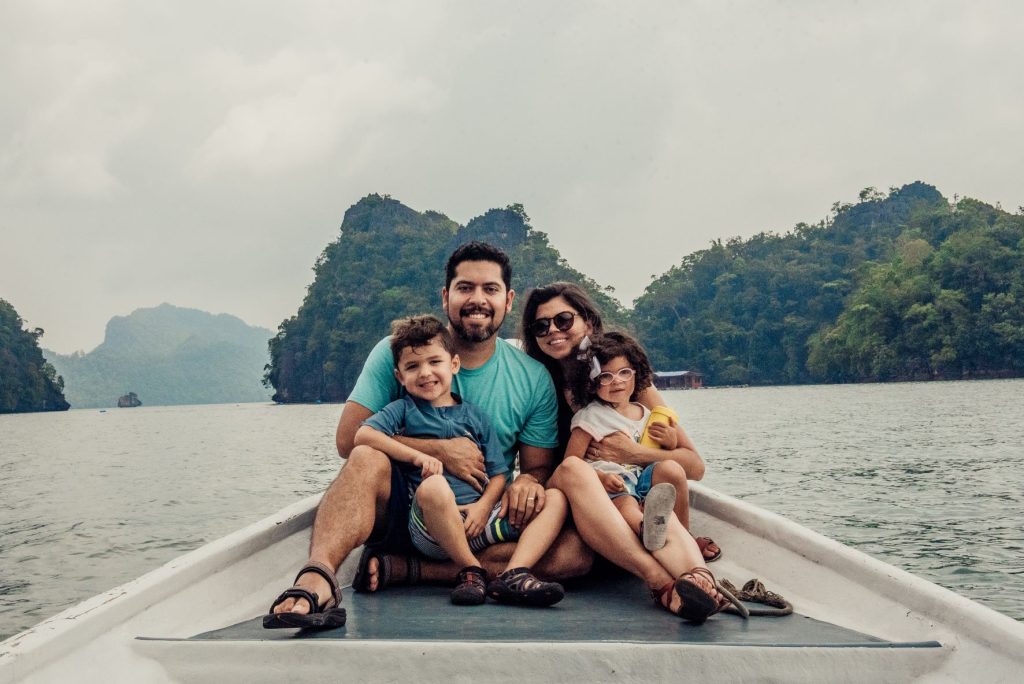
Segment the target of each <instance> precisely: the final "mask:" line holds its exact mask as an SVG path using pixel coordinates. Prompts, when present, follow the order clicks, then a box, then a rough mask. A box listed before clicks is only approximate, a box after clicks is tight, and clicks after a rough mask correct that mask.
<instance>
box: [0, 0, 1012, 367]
mask: <svg viewBox="0 0 1024 684" xmlns="http://www.w3.org/2000/svg"><path fill="white" fill-rule="evenodd" d="M1022 26H1024V4H1022V3H1019V2H1001V3H985V2H935V1H930V0H928V1H921V2H898V3H891V2H858V3H854V2H844V3H838V2H836V3H823V2H746V3H736V2H722V1H721V0H713V1H708V2H680V1H678V0H672V1H668V2H634V3H624V2H564V1H561V2H550V1H545V2H523V1H520V2H504V3H500V2H479V1H473V2H422V1H420V0H415V1H410V2H380V1H379V0H375V1H367V2H338V1H336V0H324V1H323V2H289V3H279V2H273V3H271V2H236V3H227V2H210V1H209V0H205V1H204V2H177V1H175V2H170V1H167V2H145V1H133V2H127V1H126V2H118V1H101V0H90V1H89V2H77V1H75V2H71V1H68V2H58V1H54V2H46V1H39V0H32V1H31V2H18V1H15V0H6V1H5V2H2V3H0V88H2V93H3V95H2V104H0V298H3V299H7V300H8V301H10V302H11V303H12V304H13V305H14V307H15V308H16V309H17V310H18V312H19V313H20V314H21V316H22V317H23V318H24V319H25V320H26V323H27V325H29V326H31V327H36V326H38V327H42V328H44V329H45V330H46V334H45V337H44V338H43V340H42V343H43V346H46V347H49V348H52V349H55V350H56V351H59V352H64V353H67V352H71V351H74V350H79V349H80V350H84V351H89V350H91V349H92V348H94V347H95V346H96V345H97V344H99V343H100V342H101V341H102V338H103V330H104V326H105V324H106V322H107V320H109V319H110V318H111V317H112V316H115V315H126V314H128V313H130V312H131V311H133V310H134V309H136V308H140V307H149V306H155V305H157V304H159V303H161V302H170V303H172V304H175V305H178V306H187V307H195V308H200V309H204V310H207V311H211V312H214V313H230V314H234V315H236V316H239V317H241V318H242V319H244V320H245V321H246V322H248V323H251V324H255V325H262V326H265V327H268V328H271V329H276V327H277V325H278V323H280V321H281V320H282V319H284V318H285V317H287V316H290V315H292V314H294V313H295V312H296V310H297V308H298V306H299V304H300V303H301V300H302V297H303V295H304V293H305V288H306V286H307V285H308V284H309V283H310V281H311V279H312V272H311V270H310V269H311V267H312V265H313V262H314V261H315V259H316V257H317V255H318V254H319V253H320V252H321V250H322V249H323V248H324V246H326V245H327V243H328V242H330V241H331V240H333V239H335V238H336V237H337V234H338V227H339V225H340V223H341V219H342V216H343V214H344V211H345V209H347V208H348V207H349V206H351V205H352V204H353V203H355V202H356V201H358V200H359V199H360V198H361V197H363V196H364V195H366V194H368V193H371V192H379V193H389V194H391V195H392V196H393V197H394V198H395V199H398V200H400V201H401V202H403V203H405V204H407V205H408V206H410V207H412V208H413V209H416V210H418V211H424V210H427V209H433V210H437V211H441V212H443V213H445V214H447V215H448V216H450V217H451V218H453V219H455V220H456V221H458V222H459V223H465V222H466V221H468V220H469V219H471V218H473V217H474V216H477V215H479V214H482V213H483V212H484V211H486V210H487V209H489V208H491V207H503V206H506V205H508V204H511V203H514V202H520V203H522V204H524V205H525V207H526V210H527V212H528V213H529V215H530V216H531V218H532V224H533V226H534V227H535V228H537V229H539V230H543V231H545V232H547V233H548V235H549V237H550V239H551V242H552V243H553V245H554V246H555V247H556V248H557V249H559V250H560V251H561V253H562V254H563V256H565V257H566V258H567V259H568V260H569V261H570V262H571V263H572V264H573V265H574V266H576V267H577V268H579V269H580V270H582V271H584V272H585V273H587V274H588V275H590V276H592V277H594V278H595V279H596V280H598V281H599V282H600V283H602V284H607V285H612V286H614V287H615V288H616V291H617V294H618V296H619V298H620V299H621V300H622V301H623V302H624V303H626V304H627V305H628V304H630V303H631V302H632V300H633V299H634V298H635V297H636V296H638V295H639V294H640V293H641V292H642V291H643V289H644V287H646V285H647V284H648V283H649V282H650V278H651V275H652V274H661V273H663V272H664V271H665V270H667V269H668V268H669V267H671V266H673V265H674V264H677V263H679V261H680V260H681V259H682V257H683V256H684V255H686V254H688V253H690V252H693V251H695V250H698V249H703V248H705V247H707V246H708V244H709V243H710V241H711V240H713V239H715V238H720V237H721V238H727V237H730V236H737V235H738V236H742V237H748V236H750V235H753V234H755V233H757V232H760V231H762V230H774V231H778V232H785V231H787V230H789V229H790V228H792V227H793V226H794V225H795V224H796V223H797V222H799V221H806V222H808V223H812V222H815V221H817V220H819V219H821V218H823V217H824V216H825V215H826V214H827V213H828V211H829V208H830V206H831V205H832V203H833V202H835V201H837V200H842V201H853V200H855V199H856V197H857V194H858V192H859V191H860V190H861V189H862V188H864V187H867V186H875V187H878V188H879V189H882V190H884V189H887V188H888V187H889V186H893V185H903V184H905V183H909V182H912V181H915V180H924V181H926V182H929V183H932V184H934V185H936V186H937V187H938V188H939V190H940V191H941V192H942V193H943V194H945V195H946V196H947V197H952V196H953V195H954V194H959V195H960V196H971V197H976V198H979V199H982V200H984V201H987V202H991V203H996V202H999V203H1001V204H1002V206H1003V208H1005V209H1008V210H1011V211H1016V210H1017V207H1018V206H1020V205H1022V204H1024V184H1022V180H1024V154H1022V151H1024V40H1021V27H1022ZM382 332H383V331H382Z"/></svg>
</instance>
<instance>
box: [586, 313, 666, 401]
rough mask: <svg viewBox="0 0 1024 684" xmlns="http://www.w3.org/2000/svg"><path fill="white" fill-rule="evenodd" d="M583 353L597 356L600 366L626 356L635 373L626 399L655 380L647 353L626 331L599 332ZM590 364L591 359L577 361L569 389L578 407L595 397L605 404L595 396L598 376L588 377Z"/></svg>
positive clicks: (631, 398)
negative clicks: (630, 392) (631, 390)
mask: <svg viewBox="0 0 1024 684" xmlns="http://www.w3.org/2000/svg"><path fill="white" fill-rule="evenodd" d="M586 353H587V355H588V357H590V358H595V359H597V362H598V363H599V364H601V365H604V364H606V363H608V362H609V361H611V360H612V359H614V358H616V357H618V356H624V357H626V360H627V361H628V362H629V365H630V367H632V369H633V371H634V372H635V373H636V375H635V376H633V377H634V381H635V383H636V384H635V385H634V387H633V395H632V396H631V397H630V398H629V400H630V401H636V399H637V397H639V396H640V393H641V392H643V391H644V390H645V389H647V388H648V387H650V386H651V384H652V383H653V382H654V369H653V368H651V362H650V360H649V359H648V358H647V353H646V352H645V351H644V348H643V347H641V346H640V343H639V342H637V341H636V340H635V339H633V338H632V337H630V336H629V335H627V334H626V333H622V332H616V331H608V332H606V333H604V334H602V335H595V336H594V337H592V338H591V339H590V347H589V348H588V349H587V352H586ZM591 367H592V364H591V362H590V361H587V362H585V363H581V364H579V366H578V368H577V372H576V375H575V377H574V378H573V379H572V384H571V386H570V388H569V390H570V391H571V392H572V398H573V403H575V404H576V405H577V406H586V405H587V404H589V403H590V402H592V401H595V400H596V401H600V402H602V403H606V402H604V400H603V399H601V398H600V397H598V396H597V388H598V387H599V385H598V382H597V378H594V379H593V380H591V378H590V370H591Z"/></svg>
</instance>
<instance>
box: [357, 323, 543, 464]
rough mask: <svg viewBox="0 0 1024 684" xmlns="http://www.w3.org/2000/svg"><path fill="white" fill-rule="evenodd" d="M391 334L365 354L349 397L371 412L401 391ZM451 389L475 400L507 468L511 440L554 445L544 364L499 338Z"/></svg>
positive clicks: (511, 457) (512, 451)
mask: <svg viewBox="0 0 1024 684" xmlns="http://www.w3.org/2000/svg"><path fill="white" fill-rule="evenodd" d="M394 370H395V363H394V359H393V358H392V356H391V338H390V337H385V338H384V339H382V340H381V341H380V342H378V343H377V344H376V345H375V346H374V348H373V349H372V350H371V351H370V354H369V356H367V357H366V362H365V363H364V364H363V370H362V372H361V373H360V374H359V379H358V380H357V381H356V386H355V387H354V388H353V389H352V393H351V394H349V396H348V400H349V401H353V402H355V403H357V404H359V405H361V406H365V407H366V408H368V409H370V410H371V411H373V412H374V413H376V412H377V411H380V410H381V409H382V408H384V407H385V406H387V405H388V404H389V403H391V402H392V401H395V400H396V399H398V398H399V397H401V396H403V395H404V394H405V388H403V387H402V386H401V385H400V384H398V380H397V379H396V378H395V373H394ZM452 392H454V393H455V394H458V395H459V396H460V397H462V398H463V400H465V401H467V402H469V403H471V404H475V405H476V406H477V407H478V408H480V409H481V410H482V411H483V412H484V413H485V414H487V417H488V418H490V419H491V425H492V426H493V427H494V432H495V434H496V435H497V437H498V442H499V444H500V445H501V450H502V453H503V454H504V455H505V464H506V465H507V466H508V469H509V470H510V471H511V470H513V469H514V466H515V461H516V453H517V452H516V444H517V443H522V444H528V445H530V446H536V447H544V448H554V447H556V446H558V428H557V416H558V405H557V402H556V400H555V386H554V383H553V382H551V375H550V374H549V373H548V371H547V369H546V368H544V366H543V364H541V363H540V362H538V361H536V360H535V359H531V358H530V357H529V356H527V355H526V354H525V353H524V352H522V351H520V350H519V349H516V348H515V347H513V346H512V345H511V344H509V343H508V342H506V341H505V340H503V339H501V338H499V339H498V340H497V344H496V345H495V349H494V354H493V355H492V356H491V358H490V359H488V360H487V363H485V364H484V365H482V366H480V367H479V368H462V369H461V370H460V371H459V372H458V374H457V375H455V377H454V378H453V379H452Z"/></svg>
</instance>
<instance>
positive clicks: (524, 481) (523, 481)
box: [498, 475, 544, 529]
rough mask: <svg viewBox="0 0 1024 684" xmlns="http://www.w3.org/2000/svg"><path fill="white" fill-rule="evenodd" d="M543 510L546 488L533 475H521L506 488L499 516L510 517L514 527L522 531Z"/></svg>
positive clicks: (509, 519)
mask: <svg viewBox="0 0 1024 684" xmlns="http://www.w3.org/2000/svg"><path fill="white" fill-rule="evenodd" d="M543 509H544V486H543V485H542V484H540V483H539V482H537V479H536V478H534V477H533V476H532V475H520V476H519V477H517V478H516V479H515V480H513V482H512V484H510V485H509V486H508V487H506V488H505V493H504V494H502V496H501V510H500V511H499V512H498V516H499V517H504V516H508V521H509V522H510V523H512V525H513V526H514V527H518V528H520V529H522V528H523V527H525V526H526V524H527V523H528V522H530V521H531V520H533V518H534V517H535V516H536V515H537V514H538V513H540V512H541V511H542V510H543Z"/></svg>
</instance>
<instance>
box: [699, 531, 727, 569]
mask: <svg viewBox="0 0 1024 684" xmlns="http://www.w3.org/2000/svg"><path fill="white" fill-rule="evenodd" d="M694 541H695V542H697V548H699V549H700V555H702V556H704V562H705V563H713V562H714V561H716V560H718V559H719V558H721V557H722V549H721V547H719V548H718V549H717V550H716V551H715V552H714V553H712V554H711V555H710V556H709V555H707V553H706V552H705V551H704V549H706V548H708V547H709V546H711V545H712V544H714V545H715V546H718V544H715V540H714V539H712V538H711V537H694Z"/></svg>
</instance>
